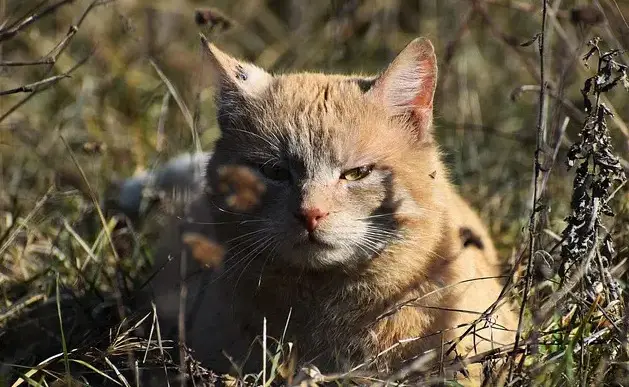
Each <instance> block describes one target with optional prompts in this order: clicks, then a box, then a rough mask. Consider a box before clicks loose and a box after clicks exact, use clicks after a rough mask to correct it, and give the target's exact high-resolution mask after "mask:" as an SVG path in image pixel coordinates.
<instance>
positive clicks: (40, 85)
mask: <svg viewBox="0 0 629 387" xmlns="http://www.w3.org/2000/svg"><path fill="white" fill-rule="evenodd" d="M65 78H70V75H68V74H61V75H54V76H52V77H49V78H46V79H42V80H41V81H37V82H33V83H29V84H28V85H24V86H20V87H16V88H15V89H9V90H0V96H2V95H9V94H17V93H33V92H35V91H41V90H45V89H47V88H49V87H50V86H52V85H54V84H56V83H57V82H59V81H60V80H61V79H65Z"/></svg>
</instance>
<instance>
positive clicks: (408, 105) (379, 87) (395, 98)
mask: <svg viewBox="0 0 629 387" xmlns="http://www.w3.org/2000/svg"><path fill="white" fill-rule="evenodd" d="M436 85H437V57H436V56H435V49H434V47H433V45H432V43H431V42H430V40H428V39H426V38H417V39H415V40H413V41H412V42H410V43H409V44H408V45H407V46H406V47H405V48H404V49H403V50H402V52H400V54H399V55H398V56H397V57H396V58H395V59H394V60H393V62H391V64H390V65H389V67H387V69H386V70H385V71H384V72H383V73H382V74H381V75H380V76H379V77H378V78H377V79H376V81H375V83H374V84H373V86H372V87H371V88H370V89H369V91H367V94H366V96H367V97H368V98H369V99H371V100H372V101H374V102H376V103H377V104H379V105H382V106H384V107H385V109H387V111H388V112H389V114H391V115H392V116H399V117H401V118H403V119H408V120H411V125H412V126H413V127H414V129H415V130H416V134H417V136H418V139H419V140H420V141H430V140H431V138H432V136H431V127H432V106H433V98H434V94H435V87H436Z"/></svg>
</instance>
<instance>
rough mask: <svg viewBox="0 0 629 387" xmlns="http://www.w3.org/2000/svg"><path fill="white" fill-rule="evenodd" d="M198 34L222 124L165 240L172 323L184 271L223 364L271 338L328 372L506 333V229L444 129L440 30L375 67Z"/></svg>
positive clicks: (248, 365) (460, 350) (216, 364)
mask: <svg viewBox="0 0 629 387" xmlns="http://www.w3.org/2000/svg"><path fill="white" fill-rule="evenodd" d="M203 44H204V46H205V48H206V50H205V51H206V52H207V56H208V58H207V60H208V62H209V65H210V67H211V69H212V79H213V81H214V84H215V86H216V104H217V112H218V113H217V119H218V123H219V126H220V129H221V137H220V139H219V140H218V141H217V143H216V146H215V148H214V150H213V154H212V156H211V157H210V158H209V161H208V162H207V166H206V169H205V180H204V186H203V189H198V191H199V192H198V193H197V195H196V198H195V199H194V200H193V201H191V203H190V204H189V206H188V208H186V210H185V216H183V217H182V218H181V219H175V220H173V224H172V225H171V227H170V228H169V230H170V231H167V232H165V233H164V235H165V236H164V237H163V238H161V240H160V246H159V248H158V253H157V256H158V257H161V258H160V259H159V260H158V263H157V267H159V268H160V270H159V273H158V274H157V275H156V276H155V278H154V279H153V281H152V283H151V288H152V291H153V293H152V295H151V296H152V297H153V299H154V300H155V302H156V305H157V308H158V312H159V315H160V321H161V325H162V327H163V329H164V330H165V331H168V329H167V328H169V329H170V332H171V333H172V332H175V331H177V326H178V316H179V303H180V299H181V298H180V297H181V292H180V287H179V285H180V282H181V280H180V278H181V275H182V274H181V273H183V274H184V277H186V280H185V284H186V287H185V292H184V295H186V294H187V296H186V298H185V300H186V316H185V324H186V331H185V337H184V338H181V339H182V340H184V341H185V343H186V345H187V346H188V347H190V348H192V350H193V351H194V357H195V358H196V359H197V360H200V361H201V362H202V364H204V365H205V366H206V367H208V368H209V369H212V370H213V371H215V372H219V373H223V372H229V371H233V370H234V367H235V368H237V369H238V371H239V372H254V373H258V372H260V370H261V369H262V365H261V362H262V359H263V355H262V353H261V344H260V342H261V341H262V340H263V339H262V337H266V338H267V341H266V343H267V348H271V347H274V344H273V343H275V341H274V340H280V341H281V342H282V343H284V344H286V343H288V342H290V343H292V347H291V348H292V350H291V351H292V352H291V353H292V355H293V359H295V361H296V362H297V364H314V365H315V366H316V367H318V369H319V370H320V371H321V372H324V373H331V372H347V371H350V370H358V371H364V372H378V373H381V374H387V373H391V372H393V371H394V370H396V369H398V368H399V367H404V366H405V365H406V366H408V363H407V362H408V361H411V360H413V359H415V363H414V367H415V369H416V368H417V367H416V366H417V364H419V363H421V362H423V363H422V364H434V362H438V361H440V360H443V359H453V358H454V357H455V356H454V355H455V354H458V355H460V356H461V357H463V358H465V357H466V356H473V355H474V354H477V353H482V352H484V351H488V350H491V349H504V348H508V345H509V344H510V343H512V341H513V337H514V331H515V330H516V328H517V318H516V316H515V312H514V310H513V306H512V305H511V304H510V303H509V302H508V301H507V300H502V301H501V302H499V303H496V305H494V306H495V307H493V308H490V307H491V306H492V304H494V303H495V301H496V300H497V299H498V298H499V296H500V295H501V291H502V289H503V286H502V284H501V279H500V277H501V272H500V269H499V267H500V262H499V260H498V258H497V254H496V251H495V248H494V245H493V242H492V240H491V238H490V236H489V235H488V232H487V231H486V229H485V227H484V226H483V224H482V222H481V220H480V219H479V217H478V216H477V214H476V213H475V212H474V211H473V210H472V209H471V208H470V206H469V205H468V204H467V203H466V202H465V201H464V200H463V199H462V198H461V197H460V196H459V195H458V194H457V193H456V190H455V188H454V187H453V185H452V184H451V183H450V181H449V179H448V171H447V169H446V167H445V165H444V164H443V163H442V161H441V160H440V155H441V153H440V149H439V146H438V145H437V144H436V142H435V138H434V132H433V131H434V128H433V124H432V121H433V119H432V118H433V98H434V92H435V88H436V84H437V60H436V56H435V51H434V47H433V45H432V43H431V42H430V41H429V40H428V39H425V38H417V39H415V40H413V41H412V42H410V43H409V44H408V45H407V46H406V47H405V48H404V49H403V50H402V51H401V52H400V53H399V55H398V56H397V57H396V58H395V59H394V60H393V61H392V62H391V63H390V64H389V66H388V67H387V68H386V69H385V70H384V71H383V72H382V73H381V74H379V75H377V76H373V77H362V76H355V75H330V74H321V73H288V74H279V75H272V74H270V73H268V72H267V71H265V70H263V69H261V68H259V67H257V66H255V65H253V64H251V63H247V62H245V61H240V60H238V59H236V58H234V57H232V56H230V55H228V54H226V53H224V52H223V51H221V50H220V49H218V48H217V47H216V46H215V45H214V44H212V43H209V42H208V41H207V40H205V39H203ZM186 235H188V236H190V235H193V236H195V237H194V238H196V239H197V242H198V243H206V244H216V245H218V246H220V248H219V249H214V250H208V251H220V254H221V257H220V258H221V265H220V267H216V266H215V267H214V269H206V270H204V269H203V264H202V261H203V254H204V251H206V250H203V249H200V250H195V249H192V250H191V249H189V248H188V247H190V246H189V245H190V243H187V244H188V246H186V243H184V242H185V240H186ZM194 238H193V239H194ZM199 238H200V239H201V240H202V241H198V239H199ZM203 239H206V240H205V241H203ZM182 240H183V241H182ZM188 242H189V241H188ZM208 254H209V253H208ZM193 256H194V257H196V258H197V260H195V259H192V258H191V257H193ZM167 257H168V259H167ZM182 257H183V262H182ZM210 261H212V262H215V261H216V260H215V259H214V260H210ZM182 263H183V265H182ZM488 308H490V309H489V312H490V313H488V314H486V315H485V314H483V313H484V312H485V311H486V310H487V309H488ZM474 320H478V321H477V322H478V324H477V325H476V326H475V329H474V330H473V332H471V333H470V332H469V331H472V329H470V328H469V327H470V326H471V325H470V323H472V322H474ZM466 331H468V332H467V333H469V334H467V335H464V337H463V338H462V340H460V341H459V342H457V343H456V345H455V346H451V344H450V343H449V342H448V341H450V340H456V339H457V338H459V336H461V335H462V334H463V333H464V332H466ZM263 333H264V335H263ZM175 337H176V336H175ZM256 339H258V341H257V342H256ZM252 343H253V344H252ZM272 344H273V345H272ZM451 348H452V349H454V350H450V349H451ZM422 359H423V360H422ZM424 360H425V361H424ZM431 362H432V363H431ZM428 368H429V367H428ZM426 369H427V368H426ZM478 373H480V371H478ZM479 375H480V374H479ZM479 375H477V377H480V376H479Z"/></svg>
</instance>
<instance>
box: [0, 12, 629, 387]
mask: <svg viewBox="0 0 629 387" xmlns="http://www.w3.org/2000/svg"><path fill="white" fill-rule="evenodd" d="M40 3H41V4H40ZM56 3H57V2H56V1H52V0H50V1H41V2H40V1H35V0H32V1H18V0H0V31H5V32H6V30H7V29H9V30H10V26H11V25H12V23H15V22H19V21H20V20H24V17H25V16H27V15H31V14H33V13H37V12H38V10H39V11H41V10H42V9H44V8H46V7H48V6H54V9H53V10H52V12H51V13H49V14H46V15H44V16H42V17H41V18H39V19H37V20H36V21H35V22H34V23H32V24H30V25H28V26H26V27H25V28H23V29H21V30H19V31H18V32H17V34H16V35H15V36H12V37H10V38H8V37H6V35H5V36H4V37H2V34H1V33H0V62H5V64H6V62H8V61H22V62H25V61H40V60H41V61H42V62H44V63H41V64H34V65H15V66H6V65H3V66H0V92H2V91H7V90H11V89H19V88H20V87H22V86H25V85H30V86H31V87H30V89H32V90H24V91H20V92H16V93H11V94H7V95H0V291H1V292H2V294H1V297H0V300H1V301H2V304H1V305H0V385H3V383H4V384H5V385H12V384H13V383H14V382H15V380H16V379H17V378H18V377H19V376H21V377H22V378H23V380H24V381H23V383H22V384H21V385H27V384H30V385H53V381H54V380H64V381H65V383H66V384H68V385H70V384H69V383H70V382H69V381H70V380H74V382H73V383H76V382H81V381H85V380H90V381H91V382H92V383H93V384H96V385H103V384H111V385H136V384H137V381H136V378H140V377H141V378H140V379H141V380H140V382H141V384H144V383H147V384H148V383H149V381H147V380H148V379H151V378H157V376H155V375H157V374H160V375H163V374H164V373H170V374H173V375H174V374H176V373H177V366H178V365H179V364H176V363H174V362H173V361H172V360H171V357H170V355H169V353H170V352H173V351H172V347H173V345H172V343H170V342H168V341H166V340H165V339H164V338H162V337H161V332H160V330H159V328H158V327H157V325H156V323H155V319H154V315H152V314H149V315H140V316H138V315H137V313H136V309H135V303H136V301H137V300H136V299H135V298H134V296H133V295H134V289H137V288H138V287H139V286H140V285H141V284H143V283H144V282H145V280H146V277H147V275H148V273H150V271H151V264H152V257H151V253H152V247H153V246H154V242H155V238H156V233H157V231H158V230H159V225H160V221H161V220H162V216H160V214H159V213H158V214H157V215H156V216H151V217H149V219H147V221H145V222H143V223H142V224H141V226H139V227H138V228H136V229H132V230H131V229H129V228H125V227H117V225H119V222H120V220H119V219H117V218H112V217H110V214H108V213H106V212H105V213H104V212H102V211H101V210H102V209H101V208H100V206H99V204H101V203H104V202H105V199H106V198H107V195H108V193H109V191H108V187H110V185H111V183H112V182H113V181H115V180H117V179H119V178H123V177H127V176H130V175H131V174H133V173H134V172H135V171H139V170H142V169H148V168H152V167H153V166H155V165H157V164H159V163H161V162H163V161H164V160H166V159H167V158H168V157H171V156H173V155H176V154H179V153H181V152H184V151H191V150H195V149H197V148H198V147H201V148H203V149H211V148H212V144H213V142H214V141H215V140H216V138H217V137H218V135H219V133H218V128H217V124H216V121H215V110H214V107H213V103H212V90H211V89H209V88H208V86H209V79H208V77H209V71H208V70H209V69H208V67H207V65H204V63H203V55H202V49H201V45H200V43H199V37H198V34H199V32H203V33H204V34H205V35H207V36H208V37H209V38H210V39H211V40H212V41H214V42H215V43H216V44H217V45H219V46H220V47H222V48H224V49H225V50H226V51H229V52H230V53H232V54H234V55H237V56H240V57H243V58H245V59H248V60H251V61H254V62H256V63H258V64H259V65H261V66H263V67H266V68H268V69H270V70H272V71H291V70H307V69H314V70H320V69H323V70H325V71H342V72H347V71H350V72H362V73H373V72H377V71H379V70H380V69H382V68H383V67H384V66H385V65H386V64H387V62H388V61H389V60H390V59H391V58H392V57H393V55H394V54H395V53H396V52H397V51H399V50H400V49H401V48H402V47H403V46H404V45H405V44H406V43H407V42H408V41H410V40H411V39H412V38H414V37H416V36H420V35H423V36H427V37H429V38H430V39H431V40H432V41H433V42H434V44H435V46H436V49H437V55H438V58H439V84H438V91H437V100H436V106H435V109H436V111H435V114H436V122H435V124H436V129H435V130H436V133H437V135H438V137H439V141H440V143H441V144H442V146H443V149H444V153H445V160H446V162H447V163H448V165H449V167H450V169H451V171H452V176H453V179H454V180H455V182H456V183H457V184H458V185H459V186H460V188H461V191H462V193H463V195H464V196H465V197H466V198H467V199H468V200H470V201H471V202H472V203H473V205H474V206H475V207H476V208H477V209H478V210H479V212H480V214H481V216H482V218H483V220H484V221H485V222H486V224H487V225H488V226H489V228H490V231H491V233H492V236H493V237H494V238H495V241H496V244H497V247H498V249H499V251H500V254H501V257H502V258H503V259H504V263H505V266H507V267H510V266H511V265H514V264H515V263H516V262H520V263H522V265H518V266H517V267H516V269H515V270H514V271H515V276H514V280H515V283H516V286H515V287H514V289H513V292H512V293H513V296H514V297H515V298H516V299H518V300H521V299H522V293H523V291H524V289H525V287H524V283H525V282H526V281H524V280H523V278H524V277H525V273H526V262H527V261H528V259H529V256H530V251H529V245H528V241H529V238H530V234H529V231H528V227H529V218H530V215H531V211H532V210H533V208H532V207H533V206H532V204H531V203H532V201H531V197H532V188H533V180H534V178H533V176H534V157H535V150H536V147H537V142H538V140H537V137H536V136H537V129H536V128H537V126H538V111H539V108H538V101H539V84H540V58H539V51H538V49H537V48H538V47H537V44H538V43H537V42H534V43H532V44H522V43H526V42H527V41H530V40H531V38H532V37H534V36H535V35H536V34H537V33H538V32H539V31H540V30H541V24H542V12H541V1H535V2H525V1H521V2H518V1H506V0H504V1H502V0H485V1H468V0H444V1H441V0H440V1H437V0H422V1H401V2H397V1H391V2H384V1H375V0H363V1H343V2H341V1H321V2H317V3H314V2H313V4H310V2H306V1H303V2H299V1H288V0H273V1H271V0H260V1H253V0H232V1H227V0H217V1H213V2H211V4H209V5H211V6H212V7H215V8H216V9H217V10H220V13H221V14H223V15H226V17H227V18H228V19H229V24H230V28H227V29H222V28H221V26H218V27H216V28H210V27H209V26H208V25H197V24H195V10H196V9H197V8H199V7H205V6H207V5H208V3H205V2H200V1H185V0H182V1H172V2H171V1H148V0H136V1H122V0H118V1H95V2H93V1H91V0H90V1H87V0H84V1H79V0H75V1H67V2H64V3H63V4H61V5H59V6H55V4H56ZM599 3H600V8H596V9H597V11H591V10H590V11H588V9H585V8H578V7H579V6H581V5H582V2H578V1H576V0H572V1H565V0H564V1H561V2H556V1H553V2H550V4H549V8H550V11H549V15H548V20H547V24H546V31H545V42H546V55H545V58H544V59H545V65H544V66H545V68H544V69H545V81H547V82H548V84H549V87H550V88H549V92H548V96H549V97H548V98H546V100H545V101H546V102H545V104H544V107H543V110H544V112H545V113H544V115H543V118H544V119H543V123H544V127H545V128H546V130H545V136H544V137H543V138H542V140H541V143H540V149H541V153H540V163H541V167H542V170H541V173H540V178H539V180H538V187H541V186H542V181H543V180H546V183H545V185H544V189H543V191H541V190H540V192H539V195H538V196H539V202H538V209H540V208H541V211H540V212H538V213H537V220H538V221H537V226H536V228H535V233H534V235H533V236H534V238H535V248H534V254H533V256H534V257H535V259H534V261H533V265H532V266H531V268H532V269H533V270H532V279H533V281H532V285H533V286H532V287H531V289H530V292H529V294H528V296H527V297H528V302H527V304H526V306H525V313H524V317H525V319H524V322H525V325H524V326H525V327H526V328H527V329H526V330H525V336H524V337H525V338H530V337H534V338H535V337H536V338H537V339H538V340H539V341H540V344H539V345H537V346H534V347H530V348H529V350H530V351H529V352H528V354H527V356H526V358H525V361H523V362H522V363H521V364H516V366H515V367H514V374H515V375H516V378H515V380H517V377H522V378H530V380H532V381H534V382H536V383H538V384H542V385H576V384H578V383H583V384H590V383H591V384H603V383H611V381H614V380H615V381H616V382H617V383H618V385H622V384H623V383H627V379H626V376H627V372H626V362H627V360H628V359H627V345H626V331H627V319H626V316H625V311H624V308H623V304H622V302H618V303H610V302H609V300H607V299H603V300H599V303H596V302H594V303H593V302H590V301H588V300H587V299H586V298H585V297H584V295H583V292H585V290H586V289H584V287H583V286H581V285H577V286H575V287H574V288H573V289H572V291H570V292H567V294H566V297H565V298H564V299H563V300H562V301H561V305H558V306H562V307H565V309H563V308H559V307H557V308H556V309H555V311H556V312H557V313H554V314H551V315H550V316H546V318H545V319H544V320H543V321H538V322H536V324H534V325H533V328H534V329H532V330H530V331H529V329H528V328H529V327H531V325H532V323H531V322H532V321H533V319H534V318H535V317H536V312H537V309H538V308H537V306H539V305H544V302H546V301H547V300H548V299H549V297H551V296H552V295H553V294H556V293H557V292H558V291H560V289H565V285H562V284H561V283H560V281H559V280H560V278H559V277H558V276H557V275H555V276H551V278H549V279H544V278H543V276H542V275H541V273H542V272H543V271H544V264H543V262H544V260H546V261H550V262H559V260H560V256H559V252H560V249H557V248H556V249H553V246H554V245H556V244H557V238H558V236H559V235H560V234H561V232H562V230H563V229H564V228H565V227H566V223H565V221H564V219H565V217H566V216H567V215H568V214H569V213H570V201H571V195H572V183H573V177H574V172H573V171H572V170H570V171H568V170H567V168H566V167H565V160H566V153H567V150H568V148H569V146H570V145H571V144H572V143H575V142H577V141H578V140H579V136H578V134H579V132H580V130H581V127H582V124H583V122H584V119H585V117H586V115H585V113H584V111H583V98H582V96H581V93H580V90H581V88H582V87H583V82H584V81H585V79H586V78H588V77H590V76H592V75H593V74H594V73H595V72H596V68H591V67H587V66H586V65H585V63H584V61H583V60H582V59H581V57H582V56H583V55H584V54H585V53H586V52H587V50H588V47H587V45H586V43H587V41H589V40H590V39H591V38H592V37H594V36H601V37H602V38H603V43H601V44H602V46H603V47H606V49H608V48H619V49H629V25H628V24H627V22H626V21H625V20H629V7H628V6H627V5H626V4H625V3H624V2H621V1H618V0H602V1H600V2H599ZM556 4H558V9H554V7H555V5H556ZM38 5H39V8H37V6H38ZM588 12H589V13H588ZM573 15H576V18H577V19H578V20H575V16H573ZM588 15H590V16H592V15H594V16H596V15H599V16H600V17H602V18H603V20H604V21H603V22H599V21H598V20H596V18H594V19H592V20H590V21H589V22H588V20H587V16H588ZM219 24H220V23H219ZM73 25H74V26H76V29H69V28H70V26H73ZM7 27H8V28H7ZM529 43H530V42H529ZM627 59H628V57H627V54H626V53H621V54H619V55H618V56H617V60H618V62H619V63H625V64H627V63H628V62H629V61H628V60H627ZM590 63H594V62H590ZM66 75H67V76H66ZM51 77H54V78H51ZM45 79H48V81H47V82H44V83H41V81H42V80H45ZM38 82H39V83H38ZM536 87H537V88H536ZM27 89H28V88H27ZM602 102H604V103H605V105H606V106H607V107H608V108H610V109H611V110H612V111H614V112H615V115H614V116H613V117H609V118H608V119H607V121H608V125H609V133H610V136H611V141H612V143H613V145H614V152H615V153H616V154H617V155H618V157H619V158H620V160H621V163H622V165H623V166H624V168H625V169H627V168H628V167H629V162H628V161H627V160H629V146H628V145H627V144H628V143H629V129H628V128H627V125H628V124H627V123H629V110H628V109H627V106H629V93H627V92H626V91H625V90H624V89H623V88H622V85H620V86H619V87H616V88H615V89H614V90H612V91H610V92H609V93H606V94H604V95H603V96H602ZM566 120H567V121H566ZM564 123H567V125H566V126H563V125H564ZM562 127H563V128H564V129H565V131H564V130H562ZM555 150H556V157H553V154H554V153H555ZM609 203H610V206H611V207H612V209H613V210H614V211H615V213H616V215H615V217H610V218H607V219H605V221H604V224H605V225H606V226H607V229H608V230H609V231H610V233H611V236H612V238H613V240H614V243H615V246H616V251H615V253H614V254H613V259H612V260H611V262H610V265H611V266H612V267H613V268H614V269H613V270H612V272H613V275H614V276H615V278H617V279H618V281H619V282H620V285H621V289H622V294H623V295H624V292H625V279H626V269H627V259H629V194H628V191H627V188H626V186H625V187H622V188H621V189H620V190H619V191H618V192H616V193H615V196H614V197H613V199H611V200H610V202H609ZM540 206H541V207H540ZM551 266H552V265H551ZM531 305H535V306H536V307H535V308H531V307H530V306H531ZM565 310H574V312H573V314H572V317H570V316H567V315H566V314H565ZM143 318H146V319H144V320H142V319H143ZM139 321H142V324H139ZM531 332H532V333H531ZM529 333H531V334H529ZM584 345H586V350H581V349H580V348H581V347H583V346H584ZM282 348H283V347H282ZM269 351H270V352H269V354H268V359H269V365H268V367H267V370H266V371H267V372H266V373H265V376H264V378H265V380H267V381H268V380H270V379H271V378H277V377H278V376H277V375H278V373H280V371H279V368H280V367H279V359H280V358H281V357H282V356H279V355H278V354H279V353H280V352H281V351H279V350H278V351H279V352H276V351H275V348H272V349H269ZM174 352H177V350H176V348H175V351H174ZM186 365H187V367H188V370H187V372H189V373H191V374H193V375H195V377H196V378H197V380H199V381H201V380H203V381H206V382H208V383H209V382H210V381H212V380H215V378H216V376H215V375H213V374H212V373H211V372H210V371H208V370H205V369H203V368H202V366H201V365H198V364H196V363H195V362H194V361H193V359H188V360H187V361H186ZM140 370H141V371H142V372H140ZM282 372H283V371H282ZM259 376H260V375H258V376H255V375H254V376H250V377H248V378H247V380H249V381H251V380H256V378H257V379H258V383H261V381H262V380H261V379H260V378H259ZM147 378H148V379H147ZM586 382H587V383H586ZM156 383H159V382H156ZM251 383H252V384H255V383H254V382H251ZM527 383H529V382H527ZM525 384H526V383H525ZM57 385H60V384H57Z"/></svg>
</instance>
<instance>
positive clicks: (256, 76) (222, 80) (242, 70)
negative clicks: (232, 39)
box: [201, 34, 273, 97]
mask: <svg viewBox="0 0 629 387" xmlns="http://www.w3.org/2000/svg"><path fill="white" fill-rule="evenodd" d="M201 43H202V44H203V46H204V48H205V51H206V53H207V54H208V56H209V61H210V65H211V70H212V74H211V76H212V80H213V81H214V83H215V85H216V86H217V87H218V88H219V91H220V92H221V93H223V92H228V93H230V94H232V93H236V94H238V95H240V96H242V97H254V96H256V95H258V94H259V93H261V92H262V91H263V90H265V89H266V88H267V87H268V85H269V83H270V82H271V80H272V78H273V77H272V75H271V74H269V73H267V72H266V71H264V70H263V69H261V68H260V67H258V66H256V65H254V64H252V63H248V62H245V61H241V60H238V59H236V58H234V57H232V56H230V55H228V54H226V53H224V52H223V51H221V50H219V49H218V47H216V46H215V45H214V44H212V43H210V42H209V41H208V40H207V39H206V37H205V36H203V34H201Z"/></svg>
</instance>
